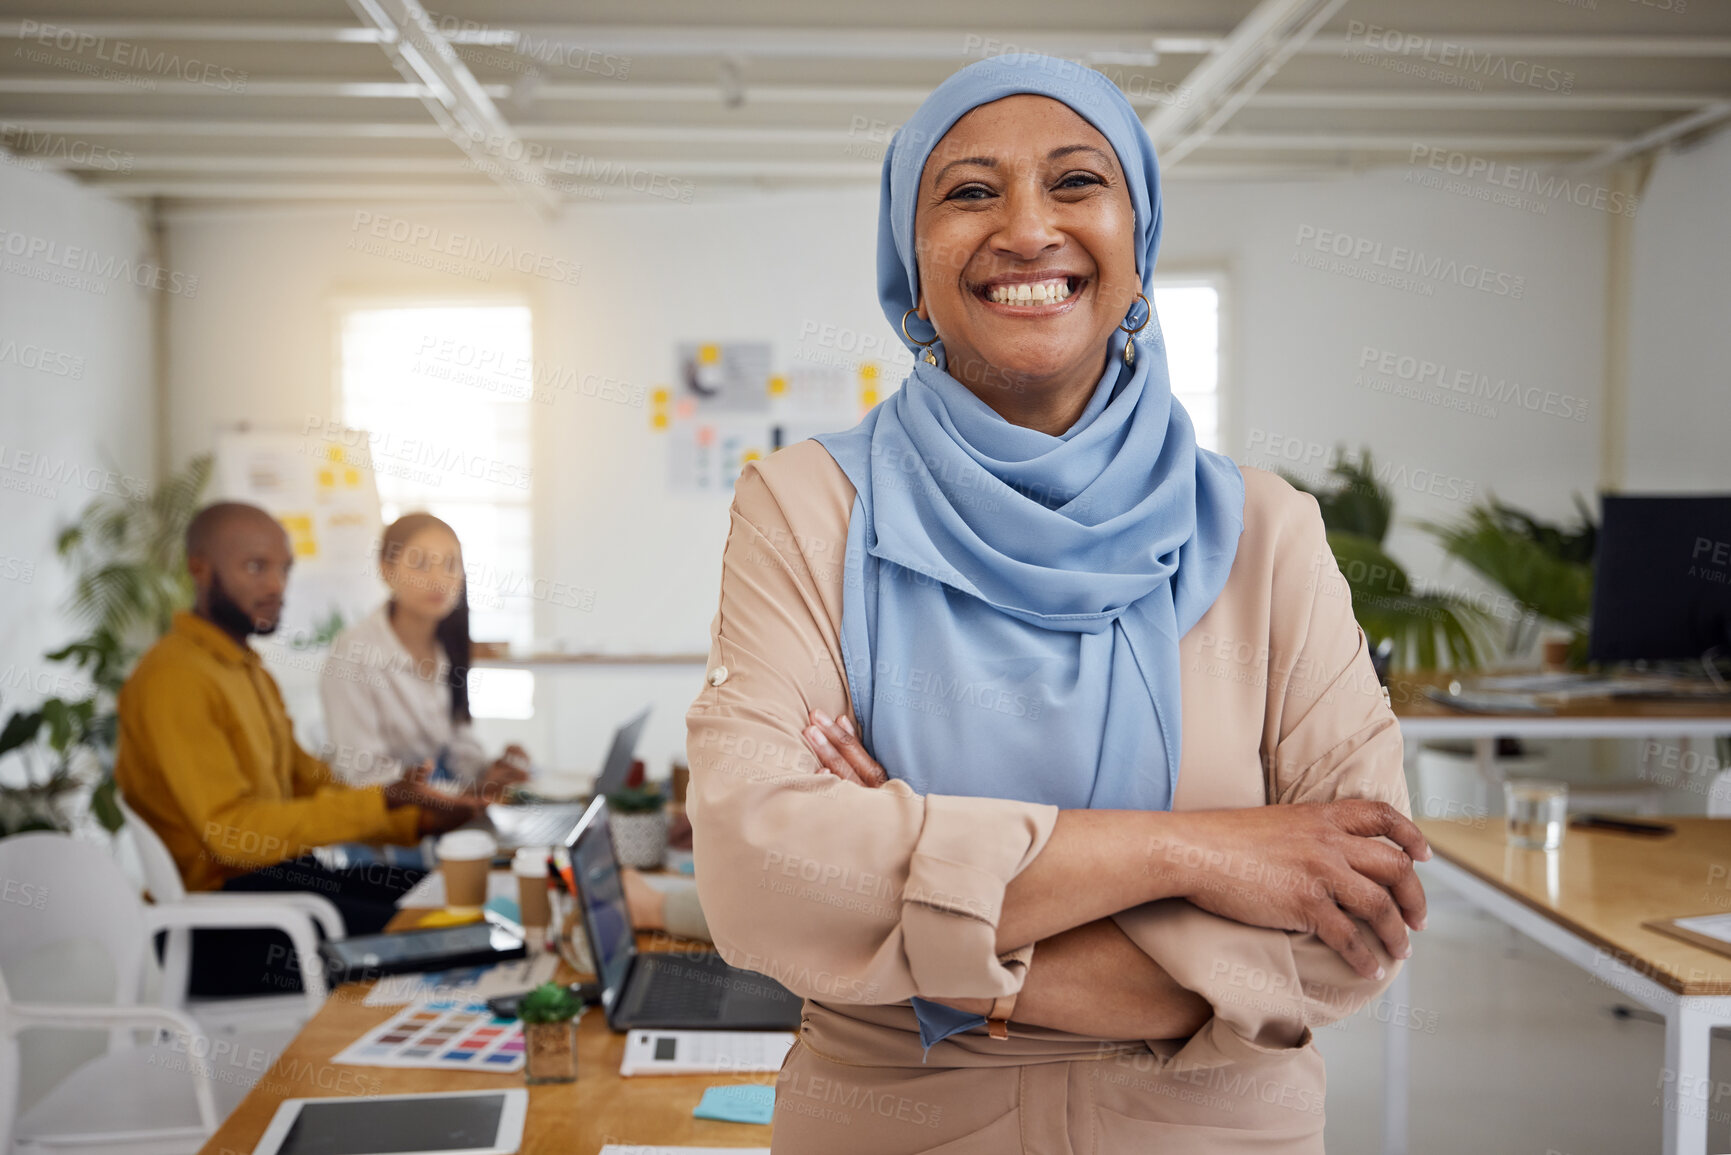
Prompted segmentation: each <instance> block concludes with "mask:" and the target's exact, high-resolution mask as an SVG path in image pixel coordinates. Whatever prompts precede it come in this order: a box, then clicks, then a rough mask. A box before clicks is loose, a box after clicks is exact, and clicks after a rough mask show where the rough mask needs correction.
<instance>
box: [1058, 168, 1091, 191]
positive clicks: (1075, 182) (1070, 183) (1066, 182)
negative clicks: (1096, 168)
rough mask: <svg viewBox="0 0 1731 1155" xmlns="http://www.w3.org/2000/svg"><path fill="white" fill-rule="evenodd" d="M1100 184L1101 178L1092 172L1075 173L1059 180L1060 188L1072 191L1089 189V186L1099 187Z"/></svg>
mask: <svg viewBox="0 0 1731 1155" xmlns="http://www.w3.org/2000/svg"><path fill="white" fill-rule="evenodd" d="M1099 183H1100V178H1099V177H1097V176H1095V175H1094V174H1093V173H1091V172H1073V173H1070V174H1068V175H1067V176H1065V177H1063V178H1062V179H1061V180H1059V181H1058V187H1059V188H1071V189H1074V188H1087V187H1088V186H1089V185H1097V184H1099Z"/></svg>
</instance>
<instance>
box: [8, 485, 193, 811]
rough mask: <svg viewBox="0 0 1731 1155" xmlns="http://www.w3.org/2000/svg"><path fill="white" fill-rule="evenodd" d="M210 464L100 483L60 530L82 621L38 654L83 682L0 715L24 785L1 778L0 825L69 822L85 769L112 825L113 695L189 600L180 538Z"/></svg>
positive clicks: (75, 612) (95, 806)
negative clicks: (108, 486) (133, 482)
mask: <svg viewBox="0 0 1731 1155" xmlns="http://www.w3.org/2000/svg"><path fill="white" fill-rule="evenodd" d="M211 469H212V458H211V457H210V456H209V455H208V454H207V455H203V456H199V457H195V458H193V459H192V460H191V461H190V462H188V463H187V465H186V466H185V468H183V469H181V470H180V471H179V472H178V473H175V474H173V475H172V476H170V477H168V478H167V479H166V480H165V481H164V482H163V483H162V484H161V485H159V486H157V487H156V488H155V489H152V490H149V491H138V490H128V491H123V492H119V493H113V494H104V495H102V496H100V497H98V498H96V499H95V500H94V501H92V502H90V504H88V505H86V506H85V507H84V509H83V510H82V511H81V512H80V514H79V515H78V519H77V521H75V522H74V523H73V524H72V525H70V526H69V527H67V528H66V529H65V530H63V531H62V532H61V534H60V537H59V539H58V540H57V542H56V543H55V550H56V552H57V553H58V554H59V556H60V559H61V561H62V562H64V563H65V564H66V566H67V567H68V568H69V569H70V570H71V572H72V595H71V598H70V604H69V607H68V609H69V610H70V612H71V614H72V616H73V618H74V619H75V620H76V621H78V622H79V623H80V625H82V626H83V627H84V628H85V629H86V631H87V632H86V633H85V634H83V635H82V636H81V637H77V638H74V639H73V640H72V641H70V642H68V643H67V644H66V645H64V646H62V647H60V648H59V649H57V650H54V651H52V652H50V653H49V654H47V655H46V657H47V659H48V660H49V661H51V662H63V663H67V664H69V665H71V666H72V667H73V668H75V669H76V670H77V671H78V672H79V673H80V674H81V675H82V676H83V678H84V679H85V680H86V681H87V683H88V687H89V688H88V690H87V692H85V693H83V694H81V695H79V696H77V697H74V698H60V697H51V698H48V699H46V700H45V701H43V702H42V703H41V704H40V705H38V706H37V707H36V708H35V709H33V710H29V711H14V712H13V713H12V715H11V716H10V717H8V718H7V720H6V723H5V725H4V727H0V757H6V756H8V755H10V756H12V757H15V758H18V759H21V760H22V761H23V763H24V766H25V773H24V784H23V785H21V786H5V787H0V835H4V834H11V833H17V832H19V831H20V830H32V829H57V830H65V829H68V828H69V826H70V822H71V815H70V813H69V806H70V803H71V801H72V798H73V797H74V796H75V795H76V794H77V793H79V792H80V791H81V790H82V789H85V788H87V787H89V786H90V785H91V784H92V782H93V781H95V782H96V783H97V784H96V786H95V790H94V792H93V793H92V795H91V800H90V805H91V809H92V811H93V812H94V813H95V815H96V817H97V819H98V820H99V821H100V822H101V823H102V825H103V826H104V827H106V828H107V829H109V830H111V831H113V830H118V829H119V828H120V825H121V816H120V811H119V808H118V807H117V806H116V805H115V803H114V781H113V778H112V772H113V769H114V747H115V742H116V739H117V731H118V722H119V719H118V716H117V714H116V713H115V696H116V695H117V694H119V692H120V687H121V685H122V684H123V683H124V682H125V681H126V676H127V674H129V673H130V672H131V670H132V666H133V664H134V663H135V662H136V661H137V660H138V657H139V655H140V654H142V653H143V652H144V650H145V649H146V648H147V647H149V646H150V645H151V643H153V642H155V641H156V639H157V638H159V637H161V636H162V634H163V633H164V632H165V631H166V630H167V629H168V626H169V622H170V620H171V619H172V618H173V616H174V613H175V611H176V610H180V609H184V608H186V607H187V606H190V605H191V604H192V579H191V578H190V577H189V576H188V575H187V572H186V556H185V546H184V539H185V536H186V526H187V523H188V522H189V521H191V520H192V515H193V514H194V513H196V512H197V510H198V507H199V503H200V500H201V498H202V496H203V493H204V490H205V487H206V486H207V485H208V484H209V482H210V475H211ZM44 768H46V771H47V772H46V774H45V775H41V776H39V772H40V771H42V770H43V769H44ZM15 823H16V824H19V825H15Z"/></svg>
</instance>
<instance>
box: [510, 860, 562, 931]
mask: <svg viewBox="0 0 1731 1155" xmlns="http://www.w3.org/2000/svg"><path fill="white" fill-rule="evenodd" d="M511 873H512V874H514V875H516V876H517V910H518V912H519V913H520V914H521V915H522V920H523V925H524V926H525V927H530V926H542V927H544V926H550V925H552V922H553V907H552V904H551V903H549V902H548V901H547V848H546V847H545V846H525V847H522V848H521V849H519V850H518V851H517V853H516V855H515V856H514V857H513V858H512V859H511Z"/></svg>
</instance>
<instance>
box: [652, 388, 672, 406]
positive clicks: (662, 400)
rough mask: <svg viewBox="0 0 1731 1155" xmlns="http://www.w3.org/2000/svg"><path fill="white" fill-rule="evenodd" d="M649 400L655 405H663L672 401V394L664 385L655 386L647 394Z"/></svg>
mask: <svg viewBox="0 0 1731 1155" xmlns="http://www.w3.org/2000/svg"><path fill="white" fill-rule="evenodd" d="M649 399H650V400H651V401H653V402H655V404H657V405H665V404H667V403H668V402H669V401H671V400H672V399H673V393H672V391H671V390H670V389H668V388H667V386H665V385H657V386H656V387H655V389H654V390H653V391H652V392H651V393H650V394H649Z"/></svg>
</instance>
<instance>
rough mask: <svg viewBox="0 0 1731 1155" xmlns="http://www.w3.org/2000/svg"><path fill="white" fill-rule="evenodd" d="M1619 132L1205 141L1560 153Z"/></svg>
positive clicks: (1222, 136)
mask: <svg viewBox="0 0 1731 1155" xmlns="http://www.w3.org/2000/svg"><path fill="white" fill-rule="evenodd" d="M1617 140H1618V138H1617V137H1614V136H1606V135H1603V134H1598V135H1590V134H1583V133H1568V134H1562V133H1558V134H1550V135H1547V134H1543V133H1495V132H1472V133H1459V132H1456V133H1449V132H1436V133H1431V132H1427V133H1412V132H1311V133H1302V132H1292V133H1284V132H1221V133H1216V134H1215V135H1214V136H1213V137H1211V138H1210V139H1209V140H1208V141H1207V142H1206V143H1207V146H1208V147H1210V148H1230V149H1244V150H1250V151H1258V152H1328V151H1332V150H1335V149H1341V150H1349V151H1355V152H1398V153H1403V154H1404V153H1408V152H1411V151H1412V148H1413V146H1414V145H1421V144H1422V145H1428V146H1429V147H1431V148H1446V149H1454V150H1456V151H1460V152H1497V153H1558V152H1592V151H1593V150H1594V149H1599V148H1604V147H1606V146H1607V145H1610V144H1615V143H1616V142H1617Z"/></svg>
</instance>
